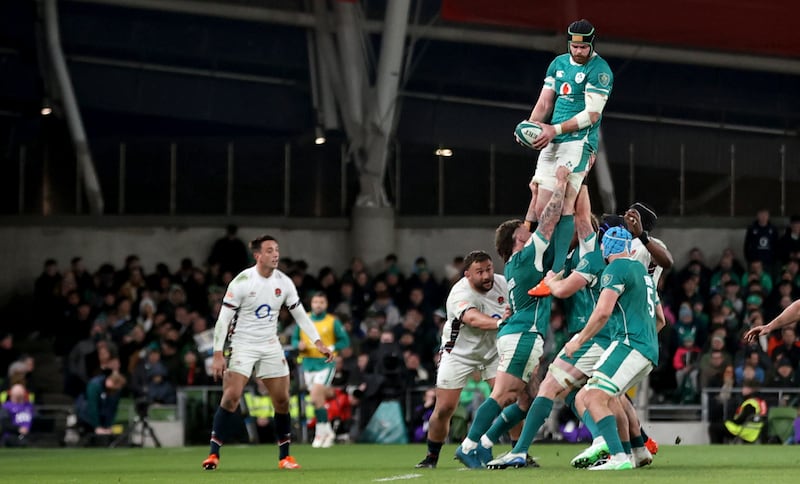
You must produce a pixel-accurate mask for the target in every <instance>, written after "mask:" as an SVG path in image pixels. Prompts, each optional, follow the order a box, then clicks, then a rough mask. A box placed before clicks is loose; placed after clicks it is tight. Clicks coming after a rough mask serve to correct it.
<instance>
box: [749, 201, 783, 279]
mask: <svg viewBox="0 0 800 484" xmlns="http://www.w3.org/2000/svg"><path fill="white" fill-rule="evenodd" d="M777 243H778V229H777V228H775V226H774V225H772V222H770V220H769V210H767V209H765V208H762V209H760V210H759V211H758V212H756V219H755V220H754V221H753V223H752V224H750V226H749V227H747V232H746V234H745V237H744V258H745V260H747V263H748V264H750V263H751V262H753V261H755V260H758V261H761V262H762V263H763V266H764V268H765V269H766V270H767V271H771V270H772V264H773V262H774V260H775V250H776V248H777Z"/></svg>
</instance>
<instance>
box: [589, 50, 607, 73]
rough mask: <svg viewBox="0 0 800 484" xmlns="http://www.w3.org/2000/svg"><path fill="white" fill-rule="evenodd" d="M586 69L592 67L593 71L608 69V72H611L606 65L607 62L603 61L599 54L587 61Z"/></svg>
mask: <svg viewBox="0 0 800 484" xmlns="http://www.w3.org/2000/svg"><path fill="white" fill-rule="evenodd" d="M588 67H592V68H594V69H603V68H605V69H608V70H609V71H611V66H609V65H608V62H606V60H605V59H603V57H602V56H600V54H595V55H593V56H592V58H591V59H590V60H589V65H588Z"/></svg>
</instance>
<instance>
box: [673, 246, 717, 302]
mask: <svg viewBox="0 0 800 484" xmlns="http://www.w3.org/2000/svg"><path fill="white" fill-rule="evenodd" d="M689 275H696V276H698V278H699V280H698V283H699V290H700V294H701V295H703V297H706V296H708V293H709V290H710V289H711V276H712V272H711V269H709V268H708V266H707V265H706V263H705V257H704V255H703V251H702V250H700V249H699V248H698V247H693V248H692V249H691V250H690V251H689V261H688V262H687V263H686V265H685V266H683V268H682V269H681V270H680V271H679V272H678V280H684V279H685V278H686V277H687V276H689Z"/></svg>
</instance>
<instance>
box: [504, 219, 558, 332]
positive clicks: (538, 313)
mask: <svg viewBox="0 0 800 484" xmlns="http://www.w3.org/2000/svg"><path fill="white" fill-rule="evenodd" d="M531 237H538V236H537V235H536V234H535V233H534V234H532V235H531ZM551 247H552V245H550V246H548V248H547V250H545V252H544V255H543V259H542V262H543V266H544V273H542V272H539V271H538V270H537V269H536V267H534V264H533V261H534V259H535V256H536V245H535V244H533V243H530V244H528V245H526V246H525V247H523V248H522V250H520V251H519V252H516V253H514V254H512V255H511V258H510V259H509V260H508V262H506V267H505V271H504V272H505V276H506V281H507V283H508V299H509V303H510V304H511V311H512V314H511V316H510V317H509V318H508V319H507V320H506V321H505V322H504V323H503V325H502V326H500V330H499V331H498V333H497V337H498V338H499V337H500V336H503V335H506V334H516V333H524V332H527V331H532V332H535V333H539V334H540V335H542V337H544V335H546V334H547V329H548V328H549V327H550V304H551V302H552V297H551V296H547V297H533V296H529V295H528V289H530V288H532V287H533V286H535V285H536V284H538V283H539V281H541V280H542V278H543V277H544V274H545V273H547V271H548V270H549V269H550V268H551V267H553V251H552V250H551Z"/></svg>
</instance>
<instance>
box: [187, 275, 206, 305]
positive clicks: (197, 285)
mask: <svg viewBox="0 0 800 484" xmlns="http://www.w3.org/2000/svg"><path fill="white" fill-rule="evenodd" d="M189 289H190V290H187V292H186V303H187V304H188V305H189V307H191V308H192V310H194V311H199V312H201V313H203V314H205V313H207V312H208V280H207V279H206V273H205V272H203V270H202V269H200V268H197V267H195V268H194V270H192V283H191V284H190V285H189Z"/></svg>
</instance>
